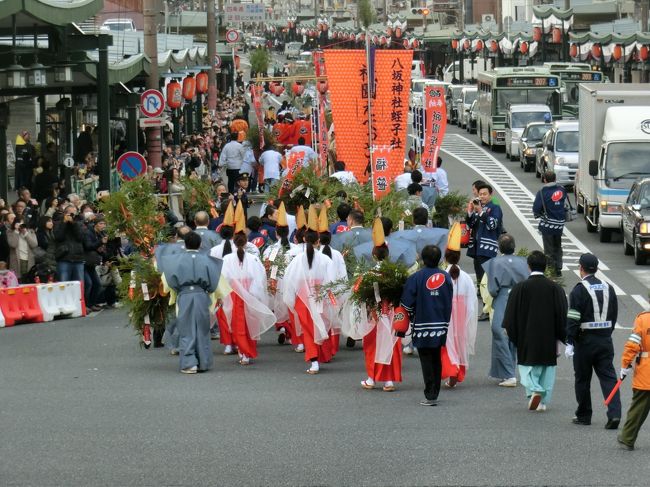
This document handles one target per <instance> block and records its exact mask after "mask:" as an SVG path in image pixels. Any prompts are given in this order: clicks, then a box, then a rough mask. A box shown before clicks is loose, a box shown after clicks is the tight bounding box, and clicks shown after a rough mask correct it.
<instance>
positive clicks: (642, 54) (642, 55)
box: [639, 46, 648, 62]
mask: <svg viewBox="0 0 650 487" xmlns="http://www.w3.org/2000/svg"><path fill="white" fill-rule="evenodd" d="M639 59H641V61H643V62H645V61H647V60H648V46H641V49H639Z"/></svg>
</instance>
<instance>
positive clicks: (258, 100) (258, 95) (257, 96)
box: [251, 84, 264, 150]
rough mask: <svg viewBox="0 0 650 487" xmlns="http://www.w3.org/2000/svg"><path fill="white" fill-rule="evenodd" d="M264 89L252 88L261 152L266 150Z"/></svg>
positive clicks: (259, 87)
mask: <svg viewBox="0 0 650 487" xmlns="http://www.w3.org/2000/svg"><path fill="white" fill-rule="evenodd" d="M263 90H264V88H263V87H262V86H258V85H256V84H254V85H252V86H251V98H252V99H253V108H254V110H255V118H256V119H257V129H258V130H259V134H260V135H259V139H260V150H263V149H264V114H263V113H262V92H263Z"/></svg>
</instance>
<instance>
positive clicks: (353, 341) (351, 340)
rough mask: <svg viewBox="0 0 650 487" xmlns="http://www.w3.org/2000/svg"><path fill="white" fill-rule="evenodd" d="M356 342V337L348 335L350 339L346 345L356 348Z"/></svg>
mask: <svg viewBox="0 0 650 487" xmlns="http://www.w3.org/2000/svg"><path fill="white" fill-rule="evenodd" d="M356 344H357V342H356V341H355V340H354V338H350V337H348V339H347V340H346V341H345V346H346V347H348V348H354V346H355V345H356Z"/></svg>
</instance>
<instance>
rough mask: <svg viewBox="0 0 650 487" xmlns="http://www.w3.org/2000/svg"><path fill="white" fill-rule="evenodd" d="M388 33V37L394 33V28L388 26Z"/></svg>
mask: <svg viewBox="0 0 650 487" xmlns="http://www.w3.org/2000/svg"><path fill="white" fill-rule="evenodd" d="M386 35H388V37H390V36H392V35H393V28H392V27H388V28H387V29H386Z"/></svg>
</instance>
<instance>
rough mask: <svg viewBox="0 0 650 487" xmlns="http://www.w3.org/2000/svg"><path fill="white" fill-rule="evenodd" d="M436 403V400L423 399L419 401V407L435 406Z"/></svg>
mask: <svg viewBox="0 0 650 487" xmlns="http://www.w3.org/2000/svg"><path fill="white" fill-rule="evenodd" d="M437 405H438V401H437V400H436V399H423V400H422V401H420V406H437Z"/></svg>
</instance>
